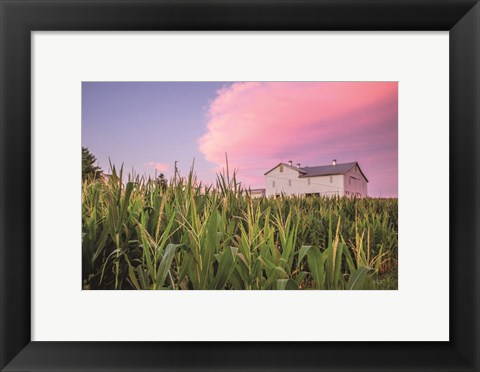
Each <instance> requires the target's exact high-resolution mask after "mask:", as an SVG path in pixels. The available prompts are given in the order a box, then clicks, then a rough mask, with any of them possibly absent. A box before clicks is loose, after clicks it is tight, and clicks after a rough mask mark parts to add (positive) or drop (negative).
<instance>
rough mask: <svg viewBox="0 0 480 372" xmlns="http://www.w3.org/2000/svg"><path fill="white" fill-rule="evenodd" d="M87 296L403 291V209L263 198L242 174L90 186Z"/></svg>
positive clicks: (85, 192)
mask: <svg viewBox="0 0 480 372" xmlns="http://www.w3.org/2000/svg"><path fill="white" fill-rule="evenodd" d="M82 266H83V267H82V275H83V278H82V286H83V289H122V290H127V289H154V290H161V289H177V290H180V289H182V290H188V289H190V290H213V289H237V290H267V289H274V290H291V289H321V290H340V289H397V288H398V285H397V277H398V276H397V272H398V201H397V199H374V198H365V199H353V198H339V197H336V198H326V197H320V196H317V197H314V196H312V197H280V198H266V197H263V198H254V197H252V196H251V195H250V193H249V191H248V190H245V189H242V188H241V186H240V185H239V184H238V183H237V181H236V177H235V174H234V175H233V176H231V177H230V176H229V175H228V173H227V174H219V175H218V176H217V181H216V185H215V186H209V187H205V186H203V185H202V184H201V183H200V182H198V181H197V179H196V176H195V173H194V171H193V170H191V171H190V173H189V175H188V177H186V178H179V179H178V180H175V182H170V184H168V185H167V186H165V185H159V184H158V183H156V182H155V181H154V180H151V179H145V178H142V177H138V176H136V177H133V176H129V177H128V181H123V170H122V169H120V170H119V171H118V172H117V171H116V169H115V167H112V175H111V176H110V177H109V179H108V180H86V181H84V182H83V185H82Z"/></svg>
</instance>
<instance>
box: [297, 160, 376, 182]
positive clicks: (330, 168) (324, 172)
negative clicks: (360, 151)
mask: <svg viewBox="0 0 480 372" xmlns="http://www.w3.org/2000/svg"><path fill="white" fill-rule="evenodd" d="M355 165H357V166H358V170H359V171H360V173H361V174H362V176H363V177H365V174H363V172H362V169H361V168H360V165H358V163H357V162H356V161H354V162H352V163H337V164H336V165H320V166H316V167H301V168H299V169H300V170H301V171H302V172H303V174H301V175H300V176H299V177H300V178H305V177H317V176H332V175H334V174H345V173H347V172H348V171H349V170H351V169H352V168H353V167H355ZM365 179H366V180H367V182H368V179H367V177H365Z"/></svg>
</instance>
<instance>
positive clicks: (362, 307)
mask: <svg viewBox="0 0 480 372" xmlns="http://www.w3.org/2000/svg"><path fill="white" fill-rule="evenodd" d="M252 56H255V58H252ZM32 58H33V68H32V84H33V85H32V95H33V96H32V105H33V111H32V120H33V123H32V126H33V127H32V130H33V149H32V164H33V171H32V179H33V182H34V183H33V195H32V202H33V211H32V216H33V221H32V223H33V231H32V233H33V235H32V237H33V250H32V340H35V341H40V340H42V341H49V340H52V341H55V340H115V341H120V340H275V341H277V340H325V341H327V340H333V341H335V340H372V341H373V340H418V341H420V340H448V337H449V336H448V290H449V289H448V272H449V268H448V240H449V239H448V231H449V230H448V229H449V226H448V182H444V183H438V184H437V185H436V188H435V189H432V190H431V193H430V194H429V197H428V198H425V197H424V194H423V193H421V192H418V190H419V188H421V187H422V186H421V185H422V183H421V180H424V174H423V173H422V167H418V166H417V158H418V155H419V154H421V155H422V158H423V159H424V160H425V161H428V160H429V159H435V161H431V162H429V164H430V172H431V173H432V174H440V173H441V174H443V175H446V174H447V172H448V153H449V151H448V34H447V33H446V32H439V33H435V32H431V33H425V32H423V33H410V32H402V33H398V32H383V33H379V32H374V33H349V32H335V33H333V32H262V33H260V32H229V33H224V32H199V33H191V32H157V33H142V32H131V33H116V32H108V33H97V32H92V33H86V32H82V33H80V32H79V33H75V32H34V33H33V43H32ZM86 80H88V81H99V80H102V81H119V80H122V81H127V80H128V81H232V80H236V81H260V80H261V81H272V80H276V81H278V80H283V81H352V80H354V81H365V80H369V81H399V180H400V181H399V216H400V223H399V229H400V230H399V233H400V236H399V252H400V254H399V255H400V256H399V260H400V269H399V278H400V279H399V290H398V291H388V292H387V291H370V292H364V291H358V292H340V291H305V292H303V291H302V292H300V291H294V292H290V291H289V292H282V291H271V292H264V291H254V292H247V291H243V292H228V291H219V292H210V291H205V292H200V291H195V292H193V291H192V292H175V291H158V292H154V291H145V292H142V291H130V292H113V291H110V292H107V291H82V290H81V262H80V260H81V234H80V226H81V205H80V192H81V189H80V145H81V130H80V128H81V92H80V89H81V82H82V81H86ZM432 133H434V134H435V135H434V136H432ZM51 159H56V167H57V168H58V169H61V170H62V187H51V179H50V178H49V176H48V172H47V171H46V168H48V167H50V162H51ZM77 165H78V169H77V168H76V166H77ZM52 201H55V202H54V203H52ZM433 211H434V212H433ZM52 221H54V222H55V227H54V228H53V227H52ZM427 262H428V265H426V263H427ZM427 266H428V267H435V283H434V284H433V283H432V279H431V274H432V273H431V271H430V270H428V269H427ZM252 314H253V316H252ZM352 314H355V316H352ZM286 318H287V319H290V321H289V324H290V326H285V324H286V321H285V319H286ZM132 319H135V322H131V320H132ZM125 322H127V323H128V324H129V325H130V326H128V327H124V326H122V327H121V326H119V324H125ZM219 324H221V325H222V326H215V325H219ZM302 324H303V325H308V326H302V327H301V329H302V331H301V332H298V329H299V328H298V325H302Z"/></svg>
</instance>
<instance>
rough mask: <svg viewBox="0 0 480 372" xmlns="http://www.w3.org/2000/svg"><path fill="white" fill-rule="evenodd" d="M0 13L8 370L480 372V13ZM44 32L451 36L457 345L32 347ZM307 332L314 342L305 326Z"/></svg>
mask: <svg viewBox="0 0 480 372" xmlns="http://www.w3.org/2000/svg"><path fill="white" fill-rule="evenodd" d="M0 12H1V14H0V17H1V18H0V27H1V41H0V43H1V44H0V45H1V51H0V57H1V76H0V77H1V80H0V82H1V83H0V84H1V87H0V88H1V90H0V94H1V106H0V109H1V116H0V141H1V142H0V265H1V266H0V369H1V370H3V371H60V370H61V371H73V370H75V371H94V370H95V371H107V370H108V371H116V370H118V371H127V370H132V371H147V370H149V371H150V370H162V371H163V370H272V371H274V370H275V371H287V370H292V371H300V370H302V371H303V370H305V371H306V370H365V371H366V370H368V371H374V370H375V371H379V370H422V371H426V370H441V371H443V370H451V371H479V370H480V354H479V349H480V347H479V346H480V345H479V335H480V323H479V318H480V317H479V308H480V293H479V283H480V277H479V257H480V255H479V228H480V225H479V210H480V208H479V207H480V204H479V185H480V178H479V177H480V173H479V167H480V162H479V155H480V141H479V139H480V137H479V134H480V130H479V129H480V126H479V115H480V113H479V107H480V94H479V93H480V80H479V78H480V63H479V62H480V54H479V52H480V5H479V4H478V1H473V0H421V1H415V0H413V1H412V0H389V1H386V0H337V1H330V0H325V1H322V0H319V1H312V0H258V1H248V0H230V1H229V0H227V1H218V0H209V1H202V0H192V1H190V0H179V1H170V0H157V1H155V0H142V1H135V0H100V1H90V0H83V1H79V0H60V1H58V0H0ZM37 30H62V31H63V30H100V31H105V30H113V31H116V30H272V31H279V30H373V31H375V30H415V31H428V30H434V31H437V30H446V31H449V39H450V57H449V59H450V60H449V63H450V149H449V150H450V164H449V167H450V174H449V186H450V195H449V201H450V235H449V236H450V341H449V342H302V343H299V342H295V343H294V342H291V343H290V342H277V343H275V342H261V343H259V342H255V343H253V342H243V343H239V342H208V343H206V342H199V343H195V342H175V343H174V342H32V341H31V337H30V330H31V297H30V290H31V284H30V280H31V274H30V250H31V232H30V229H31V196H30V195H31V189H32V185H31V154H32V152H31V127H30V115H31V108H30V107H31V89H30V85H31V52H30V51H31V44H30V43H31V39H30V34H31V32H32V31H37ZM446 150H447V149H446ZM445 197H447V195H445ZM432 212H433V213H434V211H432ZM426 233H432V234H435V233H437V232H436V231H431V232H426ZM432 270H433V272H432V276H433V277H434V276H435V275H442V273H435V272H434V269H432ZM433 277H432V286H433V285H435V284H434V278H433ZM292 316H293V317H295V315H294V314H292ZM299 325H300V326H301V328H300V329H301V331H302V332H308V324H306V323H305V324H302V318H301V316H300V315H299V316H298V319H297V321H296V325H295V326H297V327H298V326H299ZM212 326H214V325H212ZM292 326H293V325H292Z"/></svg>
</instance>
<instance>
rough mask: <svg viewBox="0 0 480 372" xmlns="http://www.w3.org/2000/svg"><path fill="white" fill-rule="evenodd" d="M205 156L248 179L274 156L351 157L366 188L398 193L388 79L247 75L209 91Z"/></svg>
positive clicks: (256, 178) (257, 183)
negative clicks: (213, 93) (255, 78)
mask: <svg viewBox="0 0 480 372" xmlns="http://www.w3.org/2000/svg"><path fill="white" fill-rule="evenodd" d="M199 145H200V151H201V153H202V154H203V155H204V156H205V159H206V160H208V161H210V162H212V163H214V164H216V165H217V167H218V168H217V169H221V168H222V167H224V165H225V152H226V153H228V159H229V165H230V167H231V168H236V169H238V178H239V180H240V181H242V182H243V183H244V184H249V185H251V187H265V186H264V176H263V174H264V173H265V172H266V171H267V170H269V169H271V168H272V167H274V166H275V165H277V164H278V163H279V162H281V161H283V162H287V161H289V160H292V161H293V163H294V164H296V163H300V164H301V166H315V165H324V164H329V163H330V162H331V160H332V159H337V162H339V163H346V162H352V161H357V162H358V163H359V164H360V167H361V168H362V170H363V172H364V173H365V175H366V176H367V178H368V179H369V181H370V182H369V185H368V190H369V195H370V196H392V197H396V196H397V195H398V84H397V83H396V82H319V83H296V82H295V83H288V82H265V83H263V82H247V83H234V84H232V85H229V86H226V87H224V88H223V89H220V90H219V91H218V92H217V97H216V98H215V99H214V100H213V102H211V104H210V106H209V110H208V124H207V131H206V133H205V134H204V135H203V136H202V137H201V138H200V140H199Z"/></svg>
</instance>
